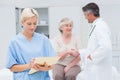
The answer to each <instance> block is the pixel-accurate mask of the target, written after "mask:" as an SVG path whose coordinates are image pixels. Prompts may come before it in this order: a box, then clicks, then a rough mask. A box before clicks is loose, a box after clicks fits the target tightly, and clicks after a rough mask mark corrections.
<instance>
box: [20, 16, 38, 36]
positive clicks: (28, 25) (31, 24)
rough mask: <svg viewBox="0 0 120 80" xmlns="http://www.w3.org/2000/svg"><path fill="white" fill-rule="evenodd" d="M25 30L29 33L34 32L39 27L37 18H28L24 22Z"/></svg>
mask: <svg viewBox="0 0 120 80" xmlns="http://www.w3.org/2000/svg"><path fill="white" fill-rule="evenodd" d="M22 25H23V30H24V31H25V32H27V33H29V34H33V33H34V31H35V30H36V28H37V18H36V17H31V18H28V19H27V20H26V21H25V22H23V23H22Z"/></svg>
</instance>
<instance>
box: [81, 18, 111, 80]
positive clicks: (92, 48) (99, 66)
mask: <svg viewBox="0 0 120 80" xmlns="http://www.w3.org/2000/svg"><path fill="white" fill-rule="evenodd" d="M92 26H93V27H92V29H91V31H90V36H89V40H88V46H87V49H84V50H80V51H79V52H80V54H81V57H82V60H83V61H85V64H84V71H85V74H84V78H85V79H84V80H111V79H112V65H111V64H112V60H111V59H112V55H111V53H112V45H111V40H110V31H109V28H108V26H107V24H106V23H105V22H104V21H103V20H102V19H101V18H98V19H96V20H95V21H94V22H93V24H92ZM89 54H90V55H91V58H92V60H89V59H87V56H88V55H89Z"/></svg>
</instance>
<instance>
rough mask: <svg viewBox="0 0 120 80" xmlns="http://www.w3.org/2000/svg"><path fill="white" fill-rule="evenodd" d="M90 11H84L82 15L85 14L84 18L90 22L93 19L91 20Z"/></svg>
mask: <svg viewBox="0 0 120 80" xmlns="http://www.w3.org/2000/svg"><path fill="white" fill-rule="evenodd" d="M92 15H93V14H92V13H86V12H84V16H85V18H86V19H87V20H88V23H92V22H93V21H92Z"/></svg>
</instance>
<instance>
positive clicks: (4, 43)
mask: <svg viewBox="0 0 120 80" xmlns="http://www.w3.org/2000/svg"><path fill="white" fill-rule="evenodd" d="M15 29H16V28H15V9H14V7H13V6H10V5H9V6H7V5H2V6H1V5H0V69H1V68H3V67H5V63H6V54H7V49H8V44H9V40H10V39H11V38H12V37H13V36H14V35H15Z"/></svg>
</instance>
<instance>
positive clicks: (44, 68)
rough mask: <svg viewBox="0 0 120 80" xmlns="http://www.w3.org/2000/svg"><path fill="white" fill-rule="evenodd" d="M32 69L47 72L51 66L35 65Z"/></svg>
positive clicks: (45, 64)
mask: <svg viewBox="0 0 120 80" xmlns="http://www.w3.org/2000/svg"><path fill="white" fill-rule="evenodd" d="M33 68H34V69H36V70H39V71H48V70H50V69H52V68H53V66H52V65H47V63H46V62H44V64H37V63H35V64H34V66H33Z"/></svg>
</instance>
